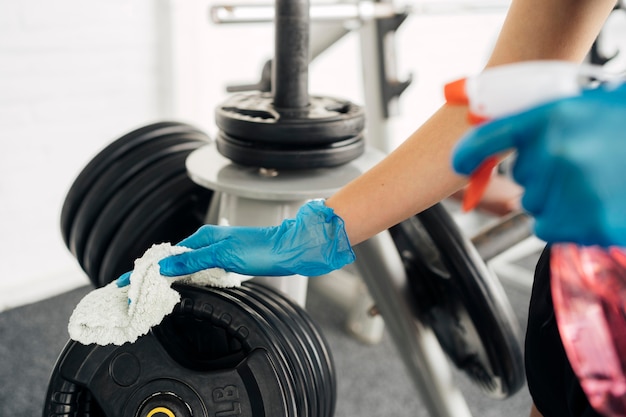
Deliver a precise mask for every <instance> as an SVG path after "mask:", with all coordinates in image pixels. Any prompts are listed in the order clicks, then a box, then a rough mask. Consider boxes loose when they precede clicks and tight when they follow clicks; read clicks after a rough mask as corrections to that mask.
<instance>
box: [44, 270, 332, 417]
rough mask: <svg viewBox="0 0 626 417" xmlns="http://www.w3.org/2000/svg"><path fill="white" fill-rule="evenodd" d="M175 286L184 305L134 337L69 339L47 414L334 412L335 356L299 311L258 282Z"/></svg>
mask: <svg viewBox="0 0 626 417" xmlns="http://www.w3.org/2000/svg"><path fill="white" fill-rule="evenodd" d="M174 288H175V289H176V290H177V291H179V292H180V294H181V301H180V303H179V304H178V305H177V306H176V307H175V309H174V311H173V312H172V314H170V315H168V316H167V317H166V318H165V320H164V321H163V322H162V323H161V324H159V325H158V326H156V327H154V328H153V329H152V330H151V331H150V333H148V334H146V335H144V336H142V337H140V338H139V339H138V340H137V341H136V342H135V343H126V344H124V345H122V346H114V345H108V346H98V345H88V346H85V345H81V344H80V343H78V342H75V341H69V342H68V344H67V345H66V347H65V349H64V351H63V352H62V353H61V356H60V357H59V359H58V361H57V363H56V366H55V368H54V370H53V372H52V376H51V378H50V384H49V386H48V392H47V395H46V401H45V405H44V412H43V416H44V417H52V416H74V417H105V416H106V417H123V416H137V417H151V416H154V417H161V416H170V417H171V416H176V417H192V416H205V417H206V416H218V417H220V416H224V417H227V416H235V415H239V416H254V417H332V416H333V414H334V410H335V403H336V378H335V369H334V365H333V361H332V357H331V356H330V352H329V350H328V345H327V343H326V341H325V340H324V338H323V337H322V334H321V333H320V330H319V329H318V327H317V326H316V325H315V323H313V322H312V321H311V319H310V318H309V316H308V315H307V313H306V312H305V311H304V310H303V309H302V308H301V307H299V306H298V305H297V304H294V303H293V302H291V301H290V300H289V299H287V298H286V297H284V296H283V295H281V294H280V293H279V292H277V291H276V290H273V289H271V288H268V287H265V286H263V285H262V284H259V283H254V282H246V283H244V284H243V285H242V286H241V287H239V288H226V289H218V288H200V287H194V286H191V285H186V284H174Z"/></svg>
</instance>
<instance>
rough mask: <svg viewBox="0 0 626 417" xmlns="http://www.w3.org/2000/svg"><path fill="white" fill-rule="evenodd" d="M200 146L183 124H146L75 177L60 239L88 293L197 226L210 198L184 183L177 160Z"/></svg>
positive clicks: (199, 136) (204, 139)
mask: <svg viewBox="0 0 626 417" xmlns="http://www.w3.org/2000/svg"><path fill="white" fill-rule="evenodd" d="M208 143H209V138H208V136H207V135H206V134H205V133H203V132H202V131H200V130H198V129H197V128H195V127H193V126H191V125H188V124H185V123H179V122H159V123H154V124H151V125H148V126H145V127H141V128H139V129H136V130H134V131H132V132H130V133H128V134H126V135H124V136H122V137H121V138H119V139H117V140H116V141H114V142H112V143H111V144H110V145H108V146H107V147H105V148H104V149H103V150H102V151H101V152H100V153H98V154H97V155H96V156H95V157H94V158H93V159H92V160H91V161H90V162H89V163H88V164H87V166H86V167H85V168H84V169H83V170H82V171H81V173H80V174H79V175H78V177H77V178H76V180H75V181H74V183H73V184H72V186H71V188H70V190H69V191H68V194H67V196H66V199H65V202H64V205H63V208H62V211H61V233H62V236H63V239H64V241H65V244H66V245H67V247H68V249H69V250H70V251H71V252H72V254H73V255H74V256H75V257H76V259H77V261H78V262H79V264H80V265H81V267H82V268H83V270H84V271H85V272H86V273H87V275H88V276H89V278H90V280H91V281H92V283H93V284H94V285H95V286H96V287H101V286H104V285H106V284H108V283H109V282H111V281H112V280H114V279H115V278H117V276H119V275H120V274H122V273H124V272H126V271H128V270H130V269H132V266H133V261H134V259H136V258H138V257H140V256H141V255H142V254H143V252H145V250H146V249H148V248H149V247H150V246H151V245H152V244H153V243H161V242H166V241H167V242H176V241H179V240H181V239H182V238H184V237H185V236H187V235H189V234H191V233H192V232H193V231H195V230H196V229H197V228H198V227H199V226H200V225H202V223H203V220H204V216H205V214H206V211H207V209H208V205H209V203H210V200H211V197H212V194H213V193H212V191H211V190H207V189H205V188H203V187H200V186H198V185H196V184H194V183H193V182H192V181H191V180H190V179H189V178H188V177H187V174H186V168H185V159H186V157H187V156H188V155H189V154H190V153H191V152H192V151H194V150H195V149H197V148H198V147H200V146H204V145H206V144H208ZM138 217H139V219H138ZM129 219H132V220H129ZM119 242H123V244H119Z"/></svg>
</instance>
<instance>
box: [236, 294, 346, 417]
mask: <svg viewBox="0 0 626 417" xmlns="http://www.w3.org/2000/svg"><path fill="white" fill-rule="evenodd" d="M240 291H243V292H246V294H247V295H248V298H252V299H255V300H258V301H259V302H261V303H262V304H263V305H264V306H265V307H266V308H267V309H268V310H269V311H270V312H272V313H273V314H274V315H275V316H276V317H277V319H278V320H279V321H280V322H281V323H283V324H284V325H286V327H285V328H284V330H279V333H280V334H281V336H282V337H283V338H287V340H289V341H291V342H292V343H294V344H295V345H296V346H297V348H290V349H289V352H292V353H295V354H296V355H297V356H298V358H297V359H301V361H300V362H301V364H302V365H303V368H302V369H301V370H302V371H303V372H304V374H303V375H304V381H305V382H306V383H307V387H306V389H308V392H309V394H308V395H307V397H308V398H310V399H311V411H310V414H311V415H317V416H325V417H332V415H333V414H334V409H335V403H336V386H335V382H336V380H335V378H334V374H333V373H332V371H333V370H334V365H333V363H332V359H331V358H330V355H328V352H327V351H325V346H326V343H325V341H324V340H323V339H322V338H321V337H320V335H321V332H320V331H319V329H317V328H315V329H314V327H315V326H314V324H313V323H312V321H311V319H310V317H309V316H308V314H306V312H305V311H304V310H303V309H302V308H300V307H299V306H297V305H296V304H294V303H292V302H291V301H290V300H289V299H288V298H285V297H284V296H279V295H278V294H277V292H276V291H275V290H273V289H270V288H269V287H267V286H264V285H255V283H254V282H251V283H250V284H249V286H247V287H241V288H240ZM279 328H280V326H277V329H279ZM321 355H323V356H321ZM322 357H323V358H324V360H322ZM305 395H306V393H305Z"/></svg>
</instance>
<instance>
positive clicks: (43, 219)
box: [0, 0, 169, 311]
mask: <svg viewBox="0 0 626 417" xmlns="http://www.w3.org/2000/svg"><path fill="white" fill-rule="evenodd" d="M167 7H168V4H167V3H166V2H165V1H161V0H54V1H49V0H20V1H14V0H0V144H1V146H2V149H1V150H0V253H1V255H0V260H1V270H2V275H0V311H1V310H2V309H5V308H8V307H12V306H15V305H19V304H22V303H25V302H29V301H33V300H36V299H38V298H40V297H44V296H47V295H49V294H53V293H55V292H60V291H63V290H65V289H66V288H71V287H73V286H76V285H85V284H88V280H87V278H86V277H85V275H84V274H83V273H82V271H81V270H80V269H79V268H78V267H77V263H76V262H75V260H74V258H73V257H71V255H70V254H69V252H68V251H67V249H66V248H65V246H64V244H63V242H62V240H61V236H60V232H59V215H60V210H61V206H62V204H63V201H64V198H65V193H66V192H67V190H68V188H69V187H70V185H71V183H72V182H73V180H74V179H75V177H76V175H77V174H78V173H79V172H80V170H81V169H82V167H83V166H84V165H85V164H86V163H87V162H88V161H89V160H90V159H91V158H92V157H93V156H94V155H95V154H96V153H97V152H98V151H99V150H100V149H101V148H102V147H104V146H105V145H107V144H108V143H109V142H111V141H112V140H113V139H115V138H117V137H119V136H120V135H121V134H123V133H125V132H126V131H127V130H130V129H132V128H134V127H136V126H138V125H142V124H145V123H148V122H150V121H153V120H155V119H161V118H162V117H164V116H165V115H166V114H168V106H169V100H167V99H166V97H168V96H169V91H168V90H167V89H166V88H164V86H168V85H169V82H165V81H166V80H167V77H168V73H167V71H166V70H167V68H168V66H167V65H163V61H164V60H165V59H167V53H168V51H169V49H168V47H167V45H168V44H167V42H166V40H167V38H168V32H167V30H166V29H167V16H166V13H165V11H166V10H167Z"/></svg>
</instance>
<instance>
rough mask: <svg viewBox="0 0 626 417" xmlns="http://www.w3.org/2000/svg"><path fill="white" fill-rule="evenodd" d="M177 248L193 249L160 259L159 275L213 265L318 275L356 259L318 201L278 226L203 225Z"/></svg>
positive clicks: (257, 272) (342, 231)
mask: <svg viewBox="0 0 626 417" xmlns="http://www.w3.org/2000/svg"><path fill="white" fill-rule="evenodd" d="M178 245H181V246H186V247H188V248H191V249H193V250H192V251H189V252H186V253H183V254H181V255H176V256H171V257H168V258H165V259H162V260H161V261H160V262H159V266H160V270H161V274H162V275H166V276H178V275H187V274H191V273H194V272H197V271H200V270H202V269H208V268H216V267H217V268H223V269H225V270H226V271H229V272H236V273H239V274H244V275H259V276H279V275H294V274H298V275H305V276H317V275H323V274H326V273H328V272H330V271H333V270H335V269H339V268H341V267H343V266H344V265H346V264H349V263H351V262H353V261H354V259H355V256H354V252H353V251H352V248H351V247H350V242H349V241H348V236H347V235H346V232H345V229H344V222H343V220H342V219H341V218H340V217H339V216H337V215H336V214H335V213H334V211H333V209H331V208H329V207H326V205H325V204H324V202H323V201H320V200H315V201H311V202H309V203H307V204H305V205H303V206H302V207H301V208H300V210H299V211H298V213H297V215H296V217H295V218H294V219H287V220H284V221H283V222H282V224H281V225H279V226H272V227H240V226H233V227H230V226H212V225H206V226H202V227H201V228H199V229H198V230H197V231H196V232H195V233H194V234H193V235H191V236H189V237H188V238H186V239H184V240H183V241H182V242H180V243H178ZM120 279H121V278H120Z"/></svg>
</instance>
